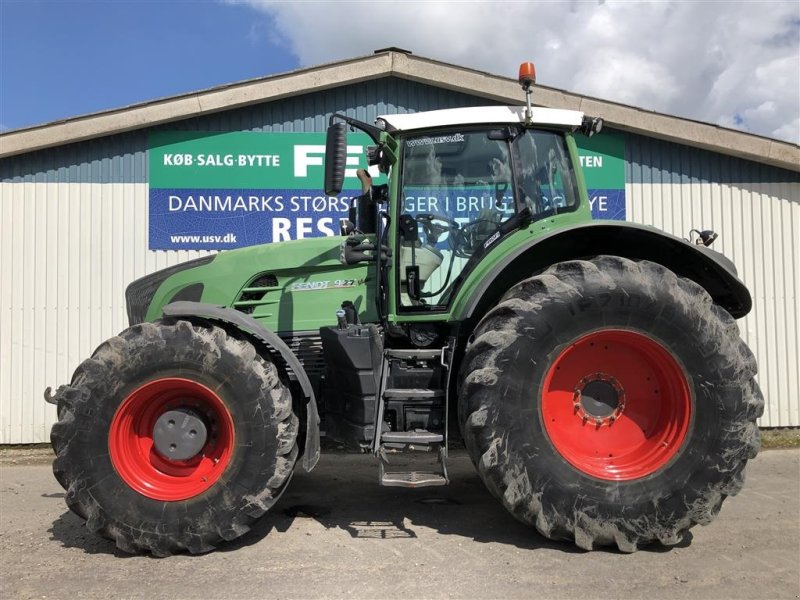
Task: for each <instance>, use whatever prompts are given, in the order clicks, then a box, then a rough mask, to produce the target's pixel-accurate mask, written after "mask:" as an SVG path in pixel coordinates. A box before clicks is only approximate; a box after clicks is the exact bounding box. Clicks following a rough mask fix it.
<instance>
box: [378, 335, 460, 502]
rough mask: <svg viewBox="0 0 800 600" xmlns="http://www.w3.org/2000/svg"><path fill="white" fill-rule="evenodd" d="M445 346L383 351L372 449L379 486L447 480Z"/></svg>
mask: <svg viewBox="0 0 800 600" xmlns="http://www.w3.org/2000/svg"><path fill="white" fill-rule="evenodd" d="M448 350H449V349H448V347H447V346H445V347H444V348H435V349H402V350H400V349H391V348H387V349H385V350H384V352H383V368H382V376H381V385H380V390H379V391H380V394H379V401H378V402H377V403H376V415H375V423H376V425H377V426H376V427H375V432H376V433H375V438H374V441H373V453H374V454H375V455H376V456H377V457H378V461H379V466H378V469H379V481H380V484H381V485H385V486H394V487H408V488H416V487H426V486H435V485H447V484H448V483H449V479H448V476H447V465H446V460H447V422H448V416H449V415H448V408H447V391H446V390H447V370H448V360H447V358H448Z"/></svg>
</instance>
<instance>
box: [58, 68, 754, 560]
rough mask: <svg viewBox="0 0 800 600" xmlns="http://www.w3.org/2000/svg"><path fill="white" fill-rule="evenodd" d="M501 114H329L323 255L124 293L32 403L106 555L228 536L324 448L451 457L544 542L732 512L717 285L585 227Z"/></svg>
mask: <svg viewBox="0 0 800 600" xmlns="http://www.w3.org/2000/svg"><path fill="white" fill-rule="evenodd" d="M520 82H521V83H522V85H523V88H524V89H525V90H526V92H527V98H528V102H527V106H522V107H485V108H464V109H452V110H441V111H433V112H426V113H417V114H402V115H391V116H385V117H381V118H379V119H378V120H377V121H376V124H375V125H370V124H366V123H361V122H358V121H356V120H354V119H352V118H350V117H347V116H344V115H333V116H332V117H331V126H330V128H329V130H328V139H327V148H326V163H325V192H326V193H327V194H329V195H331V196H334V195H336V194H339V193H340V192H341V189H342V185H343V179H344V172H345V167H346V163H347V157H346V139H347V132H348V129H349V128H354V129H359V130H361V131H363V132H366V133H367V134H368V135H369V136H370V137H371V138H372V140H373V141H374V143H375V145H374V146H372V147H370V148H369V150H368V152H367V159H368V163H369V165H370V166H371V167H373V168H375V167H377V170H378V171H379V172H381V173H383V174H386V175H387V176H388V179H387V180H388V184H382V185H377V184H374V183H373V180H372V177H371V176H370V174H369V173H368V172H367V171H365V170H361V171H359V172H358V177H359V179H360V180H361V182H362V187H363V189H362V192H363V193H362V195H361V196H359V197H358V198H356V199H354V201H353V207H352V208H351V210H350V212H349V214H348V217H349V218H348V219H344V220H343V221H342V225H341V229H342V231H341V234H342V235H341V236H340V237H323V238H316V239H307V240H298V241H290V242H283V243H275V244H268V245H261V246H254V247H249V248H242V249H239V250H234V251H229V252H222V253H219V254H216V255H212V256H206V257H203V258H200V259H197V260H193V261H190V262H187V263H184V264H181V265H178V266H174V267H170V268H168V269H164V270H162V271H159V272H157V273H153V274H151V275H148V276H146V277H143V278H141V279H139V280H137V281H135V282H133V283H132V284H131V285H130V286H129V287H128V289H127V292H126V300H127V308H128V317H129V321H130V327H129V328H128V329H126V330H124V331H123V332H121V333H120V334H119V335H118V336H116V337H113V338H111V339H109V340H108V341H106V342H104V343H103V344H101V345H100V347H99V348H98V349H97V350H96V351H95V352H94V354H93V355H92V357H91V358H89V359H87V360H86V361H84V362H83V363H82V364H81V365H80V366H79V367H78V368H77V370H76V371H75V373H74V375H73V378H72V381H71V383H70V384H69V385H64V386H61V387H60V388H59V389H58V390H57V392H56V393H55V394H54V395H53V396H52V397H51V396H50V393H49V390H48V391H47V392H46V393H45V396H46V398H47V399H48V400H49V401H50V402H52V403H54V404H56V405H57V407H58V422H57V423H56V424H55V425H54V426H53V430H52V443H53V447H54V449H55V452H56V455H57V456H56V459H55V462H54V466H53V470H54V473H55V476H56V478H57V479H58V481H59V482H60V483H61V485H63V487H64V488H65V490H66V502H67V504H68V506H69V508H70V509H72V510H73V511H74V512H75V513H77V514H78V515H80V516H81V517H82V518H84V519H85V520H86V525H87V527H88V528H89V529H90V530H92V531H94V532H97V533H99V534H102V535H104V536H106V537H108V538H110V539H112V540H115V541H116V544H117V546H118V547H119V548H120V549H122V550H123V551H126V552H130V553H134V552H141V551H148V552H151V553H152V554H154V555H156V556H166V555H170V554H172V553H175V552H181V551H185V550H188V551H189V552H191V553H203V552H207V551H210V550H212V549H214V548H215V547H216V546H217V545H218V544H220V543H222V542H224V541H227V540H233V539H235V538H237V537H239V536H241V535H243V534H244V533H245V532H247V531H248V530H249V528H250V527H251V525H252V524H253V522H254V521H255V520H256V519H258V518H259V517H261V516H262V515H264V513H266V512H267V511H268V510H269V509H270V508H271V507H272V506H273V505H274V504H275V502H276V501H277V499H278V498H279V497H280V495H281V493H282V492H283V491H284V490H285V489H286V487H287V485H288V484H289V481H290V479H291V476H292V473H293V471H294V469H296V468H298V467H302V468H303V469H305V470H311V469H312V468H313V467H314V465H315V464H316V462H317V460H318V458H319V454H320V438H321V436H325V437H326V438H327V439H329V440H332V441H334V442H336V443H338V444H340V445H344V446H346V447H347V448H350V449H352V450H353V451H354V452H362V453H370V454H373V455H374V456H375V458H376V462H377V465H376V466H377V471H378V473H377V481H378V483H379V484H381V485H386V486H399V487H421V486H440V485H446V484H447V483H448V474H447V461H448V449H449V448H452V447H453V445H454V444H456V443H460V442H459V441H458V440H463V444H464V445H465V446H466V448H467V451H468V453H469V456H470V457H471V459H472V461H473V463H474V464H475V467H476V468H477V470H478V473H479V474H480V477H481V478H482V479H483V481H484V482H485V484H486V486H487V487H488V489H489V490H490V492H491V493H492V494H493V495H494V496H496V497H497V499H498V500H499V501H500V502H501V503H502V504H503V506H505V507H506V509H507V510H508V511H509V512H511V514H513V515H514V516H515V517H516V518H517V519H519V520H520V521H522V522H523V523H526V524H528V525H530V526H533V527H535V528H536V529H537V530H538V531H539V532H540V533H541V534H542V535H544V536H546V537H548V538H551V539H557V540H569V541H573V542H574V543H575V544H576V545H577V546H579V547H580V548H584V549H587V550H589V549H592V548H593V547H598V546H604V545H615V546H616V547H618V548H619V550H621V551H623V552H633V551H635V550H636V549H637V548H638V547H640V546H643V545H646V544H649V543H652V542H659V543H661V544H664V545H674V544H676V543H678V542H680V541H681V539H682V538H683V536H684V534H686V532H687V531H688V530H689V529H690V528H691V527H693V526H694V525H696V524H698V523H700V524H707V523H709V522H710V521H711V520H712V519H713V518H714V517H715V516H716V514H717V513H718V511H719V509H720V506H721V504H722V502H723V500H724V499H725V497H726V496H728V495H731V494H735V493H737V492H738V491H739V489H740V488H741V486H742V482H743V471H744V467H745V464H746V462H747V460H748V459H750V458H753V457H754V456H755V455H756V453H757V452H758V448H759V432H758V428H757V426H756V419H757V418H758V417H759V416H760V415H761V413H762V411H763V404H764V403H763V397H762V395H761V392H760V391H759V388H758V385H757V384H756V382H755V380H754V376H755V374H756V363H755V360H754V357H753V354H752V353H751V352H750V350H749V349H748V348H747V346H746V345H745V344H744V343H743V341H742V340H741V339H740V337H739V330H738V327H737V324H736V321H735V319H736V318H740V317H743V316H744V315H746V314H747V313H748V312H749V310H750V308H751V298H750V295H749V293H748V291H747V289H746V288H745V286H744V285H743V284H742V282H741V281H740V280H739V279H738V278H737V275H736V270H735V267H734V266H733V264H732V263H731V262H730V261H728V260H727V259H725V257H723V256H722V255H721V254H718V253H716V252H714V251H712V250H710V249H708V248H707V247H706V246H707V245H708V244H710V242H711V241H713V238H714V237H715V236H716V234H714V233H713V232H708V231H706V232H702V235H700V236H699V237H698V243H692V242H689V241H685V240H682V239H679V238H676V237H673V236H670V235H667V234H665V233H662V232H660V231H658V230H655V229H653V228H650V227H645V226H640V225H636V224H632V223H625V222H610V221H593V220H592V217H591V212H590V208H589V202H588V198H587V192H586V187H585V184H584V181H583V177H582V174H581V171H580V169H579V161H578V154H577V149H576V145H575V141H574V138H573V135H574V134H575V133H576V132H582V133H584V134H588V135H591V134H593V133H596V132H598V131H599V129H600V128H601V127H602V121H601V120H600V119H592V118H589V117H585V116H584V115H583V114H582V113H580V112H575V111H567V110H553V109H544V108H532V107H531V103H530V86H531V83H532V82H533V76H532V70H528V69H527V68H524V69H522V70H521V76H520Z"/></svg>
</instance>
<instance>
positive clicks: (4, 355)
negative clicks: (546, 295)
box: [0, 182, 800, 444]
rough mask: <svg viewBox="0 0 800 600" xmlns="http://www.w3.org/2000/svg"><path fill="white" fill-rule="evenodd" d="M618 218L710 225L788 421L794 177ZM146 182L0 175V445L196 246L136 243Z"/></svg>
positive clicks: (634, 205) (799, 192) (34, 433)
mask: <svg viewBox="0 0 800 600" xmlns="http://www.w3.org/2000/svg"><path fill="white" fill-rule="evenodd" d="M626 192H627V194H626V196H627V213H628V215H629V219H630V220H633V221H636V222H640V223H647V224H651V225H655V226H656V227H659V228H662V229H665V230H666V231H669V232H671V233H674V234H675V235H680V236H685V235H686V234H687V232H688V230H689V229H690V228H692V227H698V226H700V227H703V228H711V229H715V230H716V231H718V232H719V233H720V239H719V240H717V242H716V243H715V245H714V247H715V248H716V249H718V250H721V251H722V252H724V253H725V254H726V255H727V256H729V257H730V258H732V259H733V260H734V262H735V263H736V264H737V266H738V267H739V270H740V275H741V277H742V279H743V280H744V282H745V283H746V284H747V286H748V287H749V288H750V290H751V292H752V293H753V300H754V310H753V312H752V313H751V315H749V316H748V317H747V318H745V319H743V320H742V321H740V327H741V329H742V335H743V337H744V338H745V340H746V341H747V342H748V344H749V345H750V347H751V348H752V349H753V351H754V352H755V354H756V357H757V358H758V361H759V366H760V374H759V383H760V384H761V387H762V389H763V390H764V394H765V397H766V400H767V408H766V411H765V413H764V417H763V418H762V420H761V424H762V425H764V426H797V425H800V396H799V395H798V390H800V372H799V371H800V368H798V363H800V300H798V299H799V298H800V185H798V184H797V183H725V184H721V183H699V182H693V183H692V182H690V183H671V182H664V183H633V184H627V189H626ZM147 202H148V198H147V185H146V184H121V183H108V184H100V183H22V182H19V183H6V182H3V183H0V251H1V252H2V256H3V258H4V260H3V266H2V277H0V443H3V444H8V443H31V442H47V441H49V431H50V426H51V425H52V423H53V422H54V420H55V408H54V407H52V406H50V405H48V404H45V403H44V401H43V400H42V392H43V390H44V388H45V387H47V386H53V387H55V386H57V385H59V384H62V383H67V382H69V380H70V377H71V375H72V371H73V370H74V368H75V367H76V366H77V365H78V364H79V363H80V362H81V361H82V360H83V359H85V358H86V357H88V356H89V355H90V354H91V352H92V351H93V350H94V348H95V347H96V346H97V345H98V344H99V343H100V342H102V341H103V340H105V339H106V338H108V337H110V336H112V335H114V334H116V333H117V332H119V331H120V330H122V329H123V328H124V327H125V326H126V325H127V319H126V315H125V298H124V290H125V286H126V285H127V284H128V283H129V282H130V281H132V280H133V279H135V278H137V277H141V276H143V275H145V274H147V273H150V272H152V271H155V270H157V269H160V268H163V267H166V266H169V265H172V264H176V263H178V262H182V261H184V260H189V259H191V258H194V257H196V256H200V255H202V254H205V253H204V252H194V251H180V252H152V251H149V250H148V249H147V236H148V232H147V216H146V215H147Z"/></svg>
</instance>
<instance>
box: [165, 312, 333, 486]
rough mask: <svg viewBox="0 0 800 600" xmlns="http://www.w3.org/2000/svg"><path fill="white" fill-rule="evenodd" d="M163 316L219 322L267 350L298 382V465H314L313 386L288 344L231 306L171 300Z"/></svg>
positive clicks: (316, 453) (316, 455) (316, 422)
mask: <svg viewBox="0 0 800 600" xmlns="http://www.w3.org/2000/svg"><path fill="white" fill-rule="evenodd" d="M162 312H163V314H164V316H167V317H176V318H181V317H185V318H188V319H191V318H192V317H198V318H201V319H205V320H208V321H217V322H222V323H225V324H227V325H232V326H234V327H236V328H237V329H238V330H240V331H242V332H243V333H244V334H246V335H247V336H248V337H250V338H251V339H252V340H253V341H255V342H257V343H258V344H259V345H260V346H261V347H263V348H265V349H266V350H267V352H269V354H270V356H271V357H272V358H273V359H274V360H276V361H277V362H278V364H280V365H282V366H284V368H286V369H287V372H288V375H289V377H290V379H293V380H294V381H296V382H297V383H298V385H299V386H300V389H301V390H302V393H303V396H304V397H305V400H306V440H305V447H304V449H303V456H302V465H303V468H304V469H305V470H306V471H310V470H311V469H313V468H314V466H315V465H316V464H317V461H318V460H319V454H320V442H319V414H318V413H317V401H316V398H315V397H314V389H313V387H312V386H311V381H310V380H309V378H308V374H307V373H306V371H305V369H304V368H303V365H301V364H300V361H299V360H298V359H297V356H295V354H294V352H292V351H291V349H290V348H289V346H287V345H286V343H285V342H284V341H283V340H282V339H281V338H280V337H278V335H277V334H276V333H274V332H272V331H270V330H268V329H266V328H265V327H264V326H263V325H261V324H260V323H259V322H258V321H256V320H255V319H254V318H253V317H251V316H250V315H246V314H244V313H242V312H239V311H238V310H234V309H232V308H224V307H221V306H214V305H212V304H203V303H201V302H188V301H181V302H173V303H171V304H167V305H166V306H164V308H163V309H162Z"/></svg>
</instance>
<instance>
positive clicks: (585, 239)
mask: <svg viewBox="0 0 800 600" xmlns="http://www.w3.org/2000/svg"><path fill="white" fill-rule="evenodd" d="M600 254H610V255H614V256H622V257H625V258H630V259H633V260H649V261H652V262H656V263H659V264H661V265H663V266H665V267H667V268H668V269H670V270H671V271H673V272H674V273H675V274H676V275H678V276H680V277H686V278H688V279H691V280H692V281H694V282H696V283H698V284H699V285H701V286H702V287H703V288H705V290H706V291H707V292H708V293H709V295H710V296H711V297H712V298H713V300H714V302H715V303H717V304H719V305H720V306H721V307H722V308H724V309H725V310H727V311H728V312H729V313H730V314H731V315H733V316H734V317H735V318H737V319H738V318H741V317H744V316H745V315H746V314H747V313H749V312H750V309H751V308H752V305H753V302H752V299H751V297H750V292H749V291H748V290H747V287H745V285H744V283H742V281H741V280H740V279H739V278H738V275H737V272H736V267H735V266H734V264H733V262H731V261H730V260H729V259H728V258H726V257H725V256H723V255H722V254H720V253H719V252H715V251H713V250H710V249H708V248H706V247H704V246H697V245H695V244H691V243H689V242H687V241H686V240H682V239H681V238H678V237H675V236H673V235H670V234H668V233H664V232H663V231H660V230H658V229H655V228H653V227H648V226H645V225H639V224H636V223H626V222H618V221H595V222H592V223H584V224H580V225H573V226H570V227H565V228H563V229H558V230H556V231H553V232H550V233H548V234H546V235H543V236H541V237H538V238H535V239H532V240H530V241H529V242H527V243H525V244H522V245H520V246H518V247H517V248H515V249H514V250H513V251H511V252H510V253H508V254H506V255H505V256H503V258H502V259H501V260H499V261H498V263H497V265H495V266H494V268H493V269H492V274H491V276H489V277H484V278H483V279H482V280H481V281H480V283H479V284H478V285H477V286H475V287H474V288H473V289H472V292H471V293H470V294H469V295H468V297H467V298H465V299H464V301H462V302H461V303H460V304H459V306H458V307H457V309H456V311H454V313H455V317H454V318H455V319H456V320H458V321H462V320H466V319H470V318H472V317H475V318H480V316H481V315H483V314H484V313H485V312H486V310H488V309H489V308H490V307H491V306H493V305H494V304H495V303H496V302H497V301H498V300H499V299H500V297H501V296H502V295H503V293H505V291H506V290H507V289H508V288H509V287H511V286H512V285H513V284H514V283H516V282H518V281H520V280H522V279H524V278H525V277H529V276H531V275H533V274H534V273H537V272H540V271H542V270H544V269H546V268H547V267H549V266H550V265H552V264H554V263H557V262H562V261H565V260H575V259H583V258H588V257H592V256H597V255H600ZM487 258H488V257H487Z"/></svg>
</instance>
